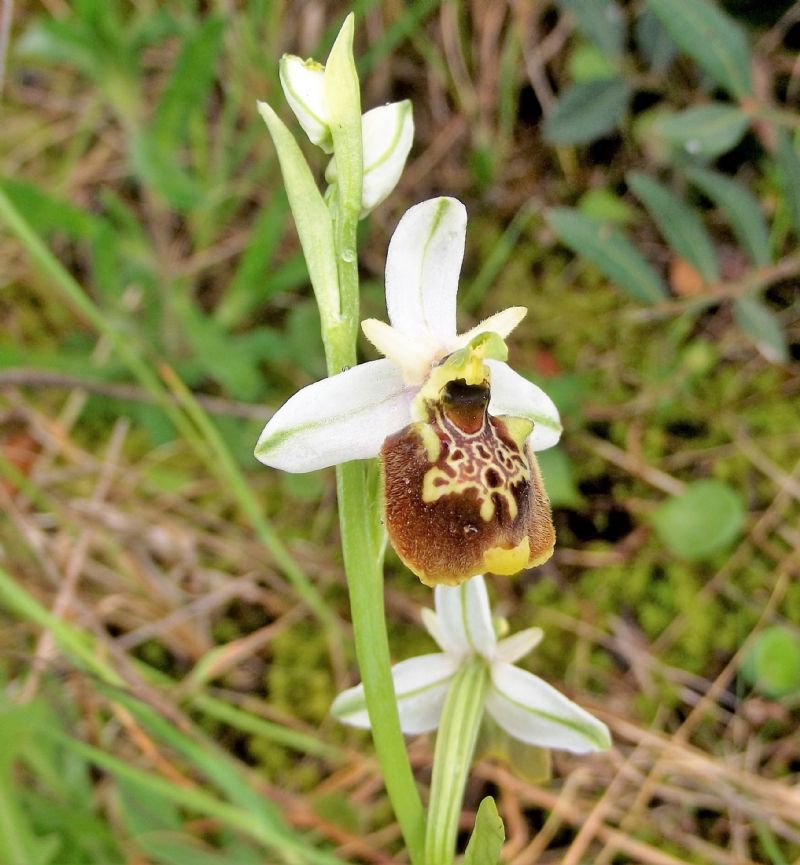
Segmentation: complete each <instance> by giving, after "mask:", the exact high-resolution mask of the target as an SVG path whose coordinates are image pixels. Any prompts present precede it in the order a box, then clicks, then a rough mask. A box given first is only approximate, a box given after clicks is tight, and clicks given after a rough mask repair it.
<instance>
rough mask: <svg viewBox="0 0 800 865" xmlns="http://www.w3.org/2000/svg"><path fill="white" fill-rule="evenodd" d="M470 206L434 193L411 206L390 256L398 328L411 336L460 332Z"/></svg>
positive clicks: (392, 313) (389, 286)
mask: <svg viewBox="0 0 800 865" xmlns="http://www.w3.org/2000/svg"><path fill="white" fill-rule="evenodd" d="M466 235H467V210H466V208H465V207H464V205H463V204H462V203H461V202H460V201H458V200H457V199H455V198H432V199H430V200H429V201H423V202H422V203H421V204H417V205H416V206H414V207H412V208H411V209H410V210H407V211H406V212H405V214H404V215H403V217H402V219H401V220H400V222H399V224H398V226H397V228H396V229H395V232H394V234H393V235H392V240H391V242H390V244H389V253H388V255H387V258H386V306H387V309H388V310H389V320H390V321H391V323H392V326H393V327H396V328H397V329H398V330H400V331H402V332H403V333H406V334H408V335H409V336H414V335H415V334H420V333H421V334H426V335H427V334H433V335H434V336H436V337H437V338H438V339H439V341H440V342H441V343H442V344H444V345H450V344H451V343H452V342H453V340H454V339H455V336H456V292H457V291H458V276H459V273H460V272H461V262H462V260H463V258H464V243H465V240H466Z"/></svg>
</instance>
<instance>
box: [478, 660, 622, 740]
mask: <svg viewBox="0 0 800 865" xmlns="http://www.w3.org/2000/svg"><path fill="white" fill-rule="evenodd" d="M486 708H487V710H488V711H489V713H490V714H491V716H492V717H493V718H494V719H495V721H497V723H498V724H499V725H500V726H501V727H502V728H503V729H504V730H505V731H506V732H507V733H508V734H509V735H511V736H514V737H515V738H517V739H520V740H522V741H523V742H527V743H528V744H529V745H538V746H540V747H543V748H561V749H563V750H565V751H573V752H574V753H576V754H586V753H589V752H591V751H605V750H607V749H608V748H609V747H610V746H611V736H610V734H609V732H608V727H606V725H605V724H604V723H603V722H602V721H598V720H597V718H595V717H593V716H592V715H590V714H589V713H588V712H587V711H586V710H585V709H582V708H581V707H580V706H578V705H576V704H575V703H573V702H572V700H568V699H567V698H566V697H565V696H564V695H563V694H560V693H559V692H558V691H557V690H556V689H555V688H553V687H551V686H550V685H548V684H547V682H544V681H542V679H540V678H539V677H538V676H534V675H533V674H532V673H528V672H526V671H525V670H520V669H519V668H518V667H513V666H512V665H511V664H506V663H502V662H496V663H494V664H493V665H492V684H491V688H490V690H489V697H488V698H487V701H486Z"/></svg>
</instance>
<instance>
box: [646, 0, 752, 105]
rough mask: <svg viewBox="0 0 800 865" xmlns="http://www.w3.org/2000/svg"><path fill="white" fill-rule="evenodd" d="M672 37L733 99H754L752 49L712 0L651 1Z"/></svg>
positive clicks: (736, 25)
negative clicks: (750, 97)
mask: <svg viewBox="0 0 800 865" xmlns="http://www.w3.org/2000/svg"><path fill="white" fill-rule="evenodd" d="M647 5H648V7H649V8H650V9H652V10H653V12H654V13H655V14H656V15H657V16H658V17H659V19H660V20H661V23H662V24H663V25H664V27H665V28H666V30H667V32H668V33H669V35H670V36H671V37H672V38H673V39H674V40H675V42H676V43H677V44H678V46H679V47H680V48H681V49H682V50H683V51H685V52H686V53H687V54H688V55H689V56H690V57H691V58H692V59H693V60H694V61H695V63H697V65H698V66H699V67H700V68H701V69H703V70H705V72H707V73H708V74H709V75H710V76H711V77H712V78H713V79H714V81H716V83H717V84H719V85H720V87H724V88H725V89H726V90H727V91H728V92H729V93H730V94H731V95H732V96H736V97H739V98H741V97H743V96H750V95H751V94H752V92H753V79H752V76H751V74H750V49H749V47H748V45H747V39H746V37H745V35H744V33H743V32H742V30H741V29H740V27H739V25H738V24H736V23H735V22H734V21H733V19H732V18H731V17H730V16H729V15H727V14H726V13H725V12H723V11H722V10H721V9H720V8H719V7H718V6H717V5H716V4H715V3H712V2H711V0H647Z"/></svg>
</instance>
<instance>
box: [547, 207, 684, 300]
mask: <svg viewBox="0 0 800 865" xmlns="http://www.w3.org/2000/svg"><path fill="white" fill-rule="evenodd" d="M547 219H548V222H549V223H550V227H551V228H552V229H553V231H554V232H555V234H556V235H557V237H558V239H559V240H560V241H561V242H562V243H564V244H565V245H566V246H568V247H569V248H570V249H571V250H572V251H573V252H575V253H576V254H578V255H580V256H582V257H583V258H585V259H586V260H587V261H589V262H591V264H593V265H594V266H595V267H596V268H597V269H598V270H599V271H600V272H601V273H602V274H603V275H604V276H606V277H607V278H608V279H610V280H611V282H613V283H615V284H616V285H618V286H619V287H620V288H621V289H622V290H623V291H624V292H625V293H626V294H629V295H630V296H631V297H634V298H636V299H637V300H641V301H644V302H645V303H655V302H657V301H659V300H663V299H664V298H665V297H666V296H667V293H668V292H667V287H666V285H665V284H664V281H663V280H662V279H661V277H660V276H659V275H658V274H657V273H656V272H655V271H654V270H653V268H652V267H651V266H650V265H649V264H648V263H647V261H645V259H644V257H643V256H642V255H641V253H640V252H639V251H638V250H637V249H636V248H635V247H634V246H633V245H632V244H631V243H630V241H629V240H628V239H627V238H626V237H625V236H624V235H623V234H622V233H621V232H620V231H619V230H618V229H616V228H613V227H612V226H610V225H607V224H606V223H603V222H600V221H598V220H596V219H592V218H591V217H588V216H584V215H583V214H581V213H578V212H577V211H575V210H572V209H570V208H568V207H556V208H553V209H552V210H550V211H549V212H548V214H547Z"/></svg>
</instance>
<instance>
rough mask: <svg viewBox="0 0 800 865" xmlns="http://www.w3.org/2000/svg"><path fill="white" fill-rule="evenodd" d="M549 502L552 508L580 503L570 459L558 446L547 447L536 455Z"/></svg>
mask: <svg viewBox="0 0 800 865" xmlns="http://www.w3.org/2000/svg"><path fill="white" fill-rule="evenodd" d="M536 461H537V462H538V463H539V468H540V469H541V470H542V478H543V479H544V486H545V489H546V490H547V495H548V496H549V498H550V504H551V505H552V506H553V507H554V508H574V507H578V506H579V505H580V504H581V494H580V492H579V491H578V487H577V486H576V485H575V473H574V470H573V466H572V460H570V458H569V457H568V456H567V454H566V453H565V452H564V451H563V450H562V449H561V448H559V447H554V448H548V449H547V450H546V451H541V452H540V453H538V454H537V455H536Z"/></svg>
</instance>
